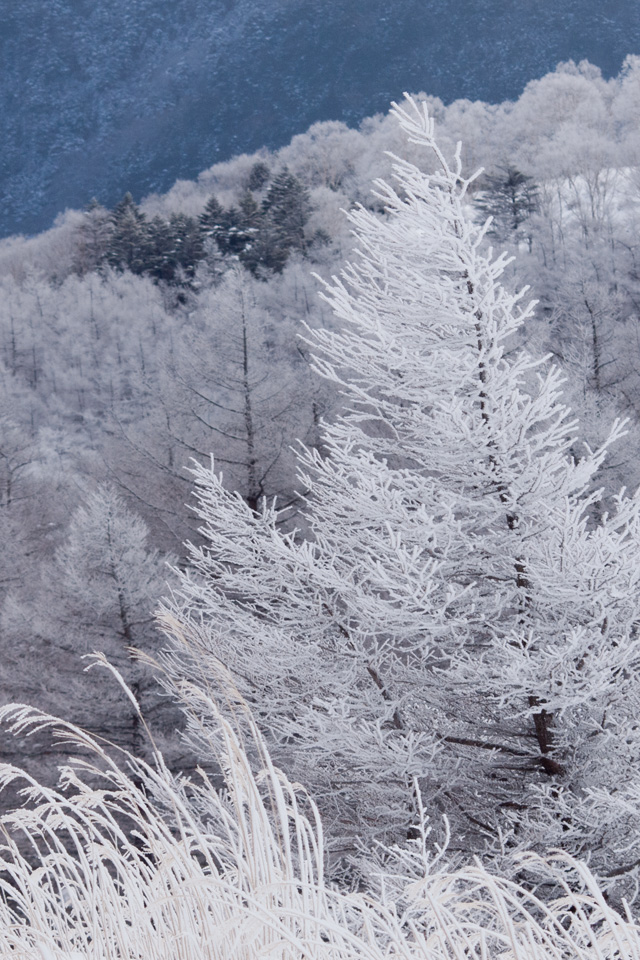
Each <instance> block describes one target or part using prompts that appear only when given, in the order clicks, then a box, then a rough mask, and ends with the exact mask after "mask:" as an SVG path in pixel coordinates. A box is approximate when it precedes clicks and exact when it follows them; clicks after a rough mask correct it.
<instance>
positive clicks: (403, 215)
mask: <svg viewBox="0 0 640 960" xmlns="http://www.w3.org/2000/svg"><path fill="white" fill-rule="evenodd" d="M395 112H396V115H397V116H398V118H399V120H400V123H401V125H402V126H403V128H404V129H405V131H406V132H407V133H408V134H409V137H410V138H411V140H412V141H413V142H416V143H418V144H422V145H423V146H424V147H426V148H428V149H429V150H430V151H431V153H432V156H433V158H434V160H435V162H436V172H435V173H434V174H432V175H431V176H425V175H423V174H421V173H420V171H419V170H418V169H417V168H416V167H414V166H412V165H411V164H409V163H405V162H398V163H397V164H396V167H395V171H396V177H397V180H398V182H399V185H400V188H401V195H398V194H396V193H395V192H394V191H393V190H392V189H391V188H390V187H388V186H387V185H386V184H384V183H383V182H378V183H377V197H378V199H379V200H381V202H382V203H383V204H384V206H385V209H386V215H385V216H384V217H383V218H380V217H377V216H375V215H374V214H372V213H371V212H370V211H367V210H366V209H364V208H360V209H357V210H356V211H354V212H352V213H351V214H350V215H349V216H350V220H351V222H352V224H353V226H354V227H355V231H356V234H357V236H358V238H359V241H360V254H361V256H360V260H359V262H357V263H356V264H354V265H351V266H349V267H347V269H346V270H345V271H343V275H342V279H341V280H336V281H335V283H334V284H333V285H329V286H328V287H327V288H326V293H325V296H326V298H327V299H328V301H329V302H330V303H331V305H332V306H333V309H334V311H335V313H336V315H337V316H338V317H339V318H340V320H342V321H343V323H344V324H345V329H344V331H343V332H341V333H334V332H331V331H322V330H321V331H317V332H316V333H315V334H314V335H313V342H314V343H315V345H316V348H317V349H319V350H320V353H321V355H320V357H319V358H318V359H317V360H316V369H317V370H318V371H319V372H320V373H322V374H323V375H325V376H327V377H329V378H330V379H332V380H334V381H335V382H337V383H339V384H340V385H341V386H342V389H343V391H344V393H345V395H346V397H347V398H348V403H349V406H348V409H347V412H346V413H345V414H344V415H343V416H342V417H340V418H338V420H337V421H336V422H335V423H333V424H331V425H327V426H325V435H324V446H325V451H324V453H325V455H323V456H320V455H319V454H318V453H314V452H310V451H303V452H302V454H301V474H300V484H301V486H302V487H303V488H306V489H307V490H308V491H309V494H308V513H307V523H308V524H309V528H310V536H309V539H308V540H304V541H300V540H298V539H296V538H295V537H294V536H292V535H288V536H287V535H283V534H282V533H280V532H279V522H280V520H281V519H282V518H281V517H280V516H279V515H278V513H277V511H276V509H275V507H268V506H265V507H264V508H263V510H262V513H261V514H259V515H257V514H256V513H255V512H254V511H252V510H251V509H249V508H248V507H247V506H246V504H244V503H243V502H242V501H241V500H240V499H239V498H238V497H236V496H233V495H231V494H229V493H228V492H227V491H225V490H224V488H223V486H222V483H221V480H220V478H219V477H218V476H217V475H216V474H215V472H214V470H213V469H207V468H204V467H198V468H197V469H196V471H195V475H196V479H197V481H198V485H199V495H198V497H199V508H198V510H199V516H200V518H201V520H202V527H201V534H202V535H203V537H204V538H205V545H204V546H203V547H201V548H196V547H192V548H191V555H192V566H193V572H190V573H187V574H185V575H184V576H183V578H182V587H181V591H180V593H179V595H177V597H176V599H175V601H174V602H173V604H172V610H173V613H174V614H176V615H177V616H178V617H179V618H180V619H181V620H182V621H183V622H185V623H186V630H185V633H184V637H185V638H186V643H187V647H186V648H185V647H181V646H179V645H178V646H177V648H176V652H175V655H174V659H173V669H175V670H176V671H177V673H178V674H179V673H180V671H181V670H183V671H187V672H190V674H191V676H192V677H193V678H194V679H196V681H197V679H198V677H200V676H202V675H204V676H206V677H208V676H215V674H216V668H215V667H214V666H212V667H211V668H210V669H208V668H207V659H208V657H212V658H214V659H218V658H219V659H221V660H223V661H224V662H225V663H226V664H227V665H228V666H229V668H230V669H231V670H232V671H233V672H234V675H235V676H236V678H237V679H238V683H239V684H240V686H241V689H242V690H243V692H244V693H245V695H246V696H247V697H248V698H249V699H250V700H251V702H253V703H254V704H255V709H256V711H257V713H258V715H259V716H260V718H261V722H262V723H263V725H264V729H265V730H266V731H268V733H269V735H270V737H271V740H272V743H273V744H274V749H275V750H276V751H277V753H278V757H279V760H280V762H281V763H284V764H286V765H287V766H288V768H289V769H290V770H291V771H293V772H294V773H295V776H300V777H301V779H306V781H307V782H308V783H310V784H313V789H314V792H315V794H316V796H317V797H318V799H319V801H320V803H321V806H322V807H323V808H324V810H325V813H326V815H327V817H328V819H329V822H331V823H332V824H333V839H334V844H335V845H336V846H337V847H338V848H339V847H340V845H341V844H343V843H344V835H345V834H348V833H349V832H350V831H353V830H355V831H356V832H358V833H360V834H361V835H363V834H365V835H371V834H374V835H375V834H378V835H380V834H385V833H386V834H387V835H388V834H389V833H393V832H394V830H395V831H397V832H402V831H406V830H407V829H408V828H409V826H410V824H411V823H412V822H413V817H414V813H412V812H411V811H410V810H408V809H407V806H406V795H407V788H408V787H409V785H410V783H411V781H412V778H413V777H414V776H417V777H418V778H419V780H420V783H421V785H422V788H423V791H424V795H425V798H426V800H427V803H428V804H430V805H431V807H432V808H433V809H438V810H441V811H443V812H446V813H447V814H448V816H449V817H450V820H451V823H452V829H453V845H454V848H458V849H460V850H461V851H465V852H468V851H469V850H470V849H484V850H485V851H486V850H493V851H494V853H497V854H500V852H501V851H504V849H505V846H506V847H509V845H513V846H518V845H522V846H525V847H530V846H532V845H533V846H535V845H544V846H548V845H549V844H551V845H554V844H555V845H558V846H563V847H565V848H566V849H569V850H571V851H572V852H574V853H578V854H580V855H586V854H587V853H590V855H591V856H592V862H593V863H594V865H596V866H597V868H598V870H599V871H600V872H601V874H602V875H603V876H605V877H606V876H609V877H610V878H612V879H611V882H612V883H613V882H616V881H614V879H613V878H614V877H615V878H617V880H618V881H620V879H621V878H622V882H624V880H625V879H626V878H628V877H633V875H634V871H636V870H637V864H638V862H639V856H640V819H639V810H638V801H637V797H638V795H640V774H639V773H638V764H637V755H638V753H640V737H639V731H638V726H637V719H636V718H637V716H638V714H639V712H640V685H639V683H640V682H639V680H638V667H639V666H640V664H639V656H638V650H637V641H636V634H637V625H638V620H639V617H640V595H639V591H638V581H639V579H640V564H639V563H638V557H639V555H640V500H639V499H638V498H636V497H632V498H629V497H626V496H625V495H624V494H621V495H620V496H619V497H617V498H615V499H614V500H613V504H612V508H611V510H610V512H609V513H606V512H605V511H604V508H603V507H602V506H601V505H600V504H601V494H600V493H599V492H594V491H593V480H594V477H595V475H596V473H597V471H598V469H599V467H600V466H601V464H602V461H603V459H604V457H605V453H606V449H607V447H608V445H609V443H611V442H612V441H613V440H614V439H615V438H616V437H617V436H619V435H620V432H621V430H620V426H619V425H617V426H614V429H613V432H612V434H611V436H610V437H609V440H608V441H607V443H606V444H605V445H604V447H603V448H602V449H600V450H598V451H596V452H592V451H590V450H589V449H588V448H587V449H586V450H585V452H584V455H583V457H582V458H581V459H577V458H576V457H575V456H574V455H571V454H570V453H569V450H570V448H572V447H573V449H574V451H575V449H576V447H575V446H574V444H575V443H576V434H575V426H576V425H575V422H574V421H572V420H571V419H570V415H569V412H568V411H567V409H566V408H565V407H564V406H563V405H562V403H561V402H560V395H559V385H560V383H561V377H560V374H559V372H558V371H557V370H554V369H553V368H548V367H545V366H544V364H543V363H541V362H540V361H536V360H534V359H532V358H531V357H530V356H529V355H528V354H526V353H525V352H521V353H517V352H513V351H512V350H511V348H510V339H511V337H512V335H513V333H514V332H515V331H516V330H517V329H518V328H519V326H520V325H521V324H522V323H523V321H524V320H526V318H527V317H528V316H529V315H530V309H531V308H522V307H521V305H520V297H519V296H518V295H511V294H509V293H508V292H507V291H506V290H505V289H504V288H503V287H502V286H501V285H500V283H499V277H500V275H501V273H502V271H503V268H504V264H505V260H504V258H503V257H499V258H498V259H497V260H492V259H489V258H488V257H487V256H486V255H485V254H484V253H482V252H481V250H482V241H483V234H484V231H483V230H482V229H479V228H477V227H476V226H475V225H474V224H473V223H471V222H470V221H469V220H468V219H467V218H466V216H465V204H466V202H467V192H468V187H469V184H470V182H471V181H470V180H468V179H465V178H464V177H463V176H462V173H461V165H460V160H459V156H457V157H456V159H455V161H454V163H453V166H451V165H450V164H449V163H448V162H447V160H446V158H445V157H444V155H443V154H442V152H441V151H440V150H439V148H438V146H437V144H436V143H435V141H434V137H433V125H432V122H431V121H430V120H429V119H428V118H427V116H426V112H425V113H423V111H422V109H421V108H419V107H418V106H417V105H415V104H413V102H412V101H410V102H409V104H408V106H407V107H406V108H405V109H402V108H396V110H395Z"/></svg>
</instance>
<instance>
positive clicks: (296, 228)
mask: <svg viewBox="0 0 640 960" xmlns="http://www.w3.org/2000/svg"><path fill="white" fill-rule="evenodd" d="M263 209H264V212H265V213H266V214H267V215H268V216H269V218H270V220H271V222H272V223H273V224H274V226H275V228H276V231H277V236H278V239H279V241H280V244H281V246H282V247H284V248H285V249H286V250H301V251H304V250H305V248H306V240H305V233H304V228H305V226H306V224H307V221H308V220H309V217H310V216H311V199H310V197H309V191H308V190H307V188H306V187H305V186H304V184H303V183H302V182H301V181H300V180H298V178H297V177H296V176H294V175H293V174H292V173H291V172H290V171H289V170H288V169H287V168H286V167H285V169H284V170H283V171H282V172H281V173H279V174H278V176H277V177H274V179H273V181H272V183H271V186H270V187H269V189H268V191H267V195H266V197H265V199H264V203H263Z"/></svg>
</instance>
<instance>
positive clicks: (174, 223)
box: [169, 213, 204, 279]
mask: <svg viewBox="0 0 640 960" xmlns="http://www.w3.org/2000/svg"><path fill="white" fill-rule="evenodd" d="M169 232H170V235H171V240H172V254H173V264H174V273H173V277H172V279H173V278H174V277H175V274H176V271H177V270H182V271H183V272H184V274H185V275H186V276H187V277H192V276H193V275H194V273H195V270H196V266H197V264H198V262H199V261H200V260H202V259H204V244H203V237H202V231H201V229H200V224H199V222H198V221H197V220H196V219H195V217H189V216H187V215H186V214H184V213H173V214H172V215H171V217H170V219H169Z"/></svg>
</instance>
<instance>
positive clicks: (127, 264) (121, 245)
mask: <svg viewBox="0 0 640 960" xmlns="http://www.w3.org/2000/svg"><path fill="white" fill-rule="evenodd" d="M111 222H112V224H113V233H112V234H111V238H110V242H109V248H108V252H107V257H106V259H107V262H108V263H109V264H111V266H113V267H116V268H118V269H119V270H131V272H132V273H144V271H145V268H146V262H147V258H148V252H149V251H148V247H149V224H148V222H147V218H146V217H145V215H144V214H143V213H142V212H141V211H140V209H139V208H138V206H137V204H136V203H135V202H134V199H133V197H132V196H131V194H130V193H126V194H125V195H124V197H123V198H122V200H121V201H120V203H119V204H118V205H117V206H116V208H115V209H114V211H113V213H112V214H111Z"/></svg>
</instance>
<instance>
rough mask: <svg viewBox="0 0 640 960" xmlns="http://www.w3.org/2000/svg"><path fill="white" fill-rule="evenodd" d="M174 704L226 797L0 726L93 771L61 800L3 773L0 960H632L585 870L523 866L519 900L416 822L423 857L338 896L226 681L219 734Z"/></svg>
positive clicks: (78, 774) (7, 712) (64, 787)
mask: <svg viewBox="0 0 640 960" xmlns="http://www.w3.org/2000/svg"><path fill="white" fill-rule="evenodd" d="M180 696H181V698H182V699H183V701H184V703H185V705H186V706H187V709H188V712H189V714H190V716H191V722H192V724H195V725H197V726H199V730H200V742H201V743H207V742H208V743H209V744H210V749H211V751H212V752H215V755H216V759H217V761H218V763H219V765H220V768H221V769H222V771H223V774H224V779H225V783H226V789H225V790H224V791H220V790H217V789H215V788H214V786H213V784H212V783H211V781H210V780H209V779H208V777H207V776H206V775H205V774H204V773H203V772H202V771H201V772H200V773H199V779H198V780H197V781H196V780H194V781H193V782H192V781H189V780H186V779H180V778H175V777H174V776H172V774H171V773H170V772H169V771H168V770H167V768H166V766H165V764H164V762H163V760H162V757H161V756H160V755H159V754H156V756H155V762H154V764H146V763H144V762H142V761H140V760H137V759H135V758H133V757H131V756H129V755H126V756H123V758H122V759H123V760H124V763H122V762H115V761H114V759H113V758H112V757H111V755H110V753H109V751H108V749H107V748H106V746H105V745H104V744H102V743H100V742H99V741H97V740H94V739H92V738H90V737H89V736H88V735H87V734H86V733H84V732H83V731H82V730H80V729H78V728H76V727H74V726H72V725H71V724H68V723H65V722H63V721H60V720H57V719H56V718H54V717H51V716H48V715H46V714H43V713H41V712H39V711H37V710H34V709H32V708H30V707H26V706H16V705H14V706H10V707H5V708H4V709H3V710H2V711H0V717H1V719H2V720H4V722H5V723H7V724H8V726H9V728H10V729H11V730H12V732H13V733H14V734H18V735H24V734H29V733H32V732H35V731H37V730H41V729H43V728H50V730H51V733H52V735H54V736H58V737H62V738H64V739H65V740H67V741H68V743H69V746H70V747H72V748H73V749H76V750H78V749H79V750H81V751H82V752H83V753H84V754H85V755H86V754H87V751H88V752H89V754H90V756H91V758H92V759H89V760H86V759H83V760H76V761H75V762H70V763H69V764H68V765H67V766H65V767H64V768H62V769H61V771H60V781H59V785H58V788H57V789H55V790H53V789H48V788H45V787H43V786H41V785H39V784H38V783H36V782H35V781H34V780H33V779H32V778H30V777H29V776H27V775H26V774H25V773H23V772H22V771H20V770H18V769H16V768H14V767H11V766H6V765H5V766H3V767H2V768H1V770H0V782H1V785H2V788H3V789H4V788H6V787H7V786H9V785H10V784H12V785H14V786H15V785H18V786H19V787H20V792H21V798H22V801H23V805H22V806H20V807H19V808H18V809H15V810H13V812H11V813H10V814H8V815H6V816H4V817H3V818H2V844H1V847H0V860H1V863H0V869H1V871H2V873H1V876H0V892H1V900H0V956H1V957H2V958H11V960H356V958H362V960H365V958H366V960H382V958H387V960H389V958H394V960H396V958H397V960H403V958H406V960H409V958H424V960H427V958H428V960H472V958H478V960H489V958H492V960H543V958H544V960H551V958H553V960H571V958H575V960H587V958H589V960H595V958H598V960H609V958H611V960H613V958H620V960H625V958H629V960H640V935H639V930H638V927H637V926H636V924H635V923H634V921H633V920H632V918H631V917H630V916H624V917H623V916H621V915H620V914H619V913H617V912H616V911H615V910H613V909H612V908H611V907H610V906H609V905H608V904H607V902H606V900H605V899H604V897H603V895H602V893H601V892H600V891H599V889H598V887H597V884H596V882H595V880H594V879H593V877H592V876H591V874H590V873H589V871H588V869H587V868H586V867H585V866H584V865H582V864H580V863H577V862H575V861H573V860H571V859H570V858H568V857H566V856H564V855H561V854H556V855H551V856H550V857H549V858H547V859H546V860H545V859H542V858H539V857H534V856H533V855H532V856H528V857H525V858H523V859H522V863H521V868H522V870H523V871H526V873H527V875H528V876H530V877H535V878H536V882H537V883H538V886H537V887H535V884H534V886H531V884H529V885H528V886H527V888H525V887H524V886H519V885H518V884H516V883H513V882H510V881H507V880H505V879H502V878H500V877H496V876H493V875H491V874H490V873H489V872H487V871H486V870H485V869H484V868H483V867H482V865H481V864H480V863H474V864H472V865H471V866H469V867H467V868H465V869H452V868H450V867H448V866H447V864H446V856H445V854H444V852H443V851H440V853H439V854H436V855H435V856H432V855H431V854H430V853H429V850H428V844H427V836H428V825H427V822H426V817H425V816H423V817H422V822H421V823H420V824H419V825H418V830H417V834H418V839H417V840H415V841H411V842H409V843H407V845H406V848H402V849H396V850H387V851H384V852H383V858H382V860H380V861H379V862H380V864H381V865H380V866H379V867H378V868H377V869H378V874H377V877H376V879H375V882H373V883H372V885H371V889H370V890H369V891H368V892H366V891H365V892H362V891H360V892H350V891H346V890H341V889H338V888H336V887H333V886H331V885H330V884H329V883H328V882H327V881H326V880H325V877H324V873H323V860H324V844H323V835H322V826H321V823H320V821H319V818H318V815H317V811H316V809H315V807H314V804H313V801H312V799H311V798H309V797H308V796H307V794H306V793H305V791H304V789H303V788H302V787H300V786H299V785H297V784H292V783H291V782H290V781H289V780H288V779H287V777H286V776H284V774H283V773H282V772H281V771H279V770H278V769H276V768H275V767H274V766H273V764H272V762H271V759H270V757H269V752H268V750H267V748H266V745H265V743H264V741H263V739H262V737H261V735H260V733H259V731H258V729H257V727H256V725H255V723H254V721H253V719H252V717H251V714H250V713H249V711H248V709H247V708H246V706H245V705H244V704H243V703H242V702H241V700H240V699H239V697H238V695H237V693H236V692H235V691H234V690H233V688H232V685H231V683H230V681H229V682H228V702H227V704H226V705H225V706H226V708H225V711H224V714H225V715H224V716H223V713H222V711H221V710H220V709H219V708H218V706H217V704H216V703H215V702H214V701H213V700H212V699H210V698H208V697H207V696H206V695H205V694H204V693H203V692H202V691H201V690H199V689H196V688H195V687H189V686H188V685H183V687H182V688H181V691H180ZM230 707H231V709H230ZM229 716H231V717H232V720H231V721H230V720H229V719H228V717H229ZM234 717H235V718H236V719H235V720H234V719H233V718H234ZM247 738H248V739H247ZM249 755H251V757H252V758H253V759H252V760H251V761H250V760H249ZM205 759H206V760H207V761H208V762H210V761H211V760H212V759H213V758H212V757H207V758H205ZM372 869H373V868H372ZM532 889H539V890H542V889H549V890H553V891H554V893H553V897H552V899H551V900H550V902H544V900H543V898H542V897H541V896H536V895H535V894H534V893H532V892H531V890H532Z"/></svg>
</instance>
